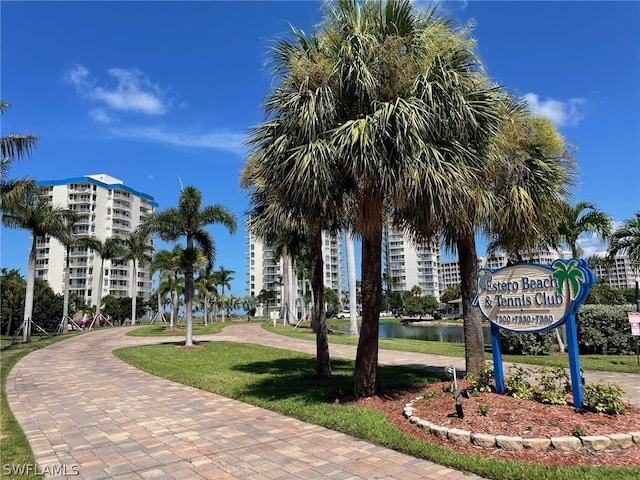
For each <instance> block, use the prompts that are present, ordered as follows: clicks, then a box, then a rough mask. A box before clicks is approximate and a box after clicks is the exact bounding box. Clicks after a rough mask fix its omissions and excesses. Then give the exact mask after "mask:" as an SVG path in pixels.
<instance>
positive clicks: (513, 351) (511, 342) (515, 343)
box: [500, 329, 556, 355]
mask: <svg viewBox="0 0 640 480" xmlns="http://www.w3.org/2000/svg"><path fill="white" fill-rule="evenodd" d="M555 338H556V337H555V333H554V332H553V331H550V332H539V333H515V332H509V331H507V330H502V329H501V330H500V343H501V345H502V353H505V354H508V355H549V354H550V353H551V347H552V345H553V342H554V340H555Z"/></svg>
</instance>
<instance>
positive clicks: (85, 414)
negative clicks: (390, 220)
mask: <svg viewBox="0 0 640 480" xmlns="http://www.w3.org/2000/svg"><path fill="white" fill-rule="evenodd" d="M127 330H128V328H109V329H106V330H101V331H95V332H89V333H86V334H83V335H80V336H77V337H74V338H70V339H68V340H66V341H64V342H60V343H56V344H54V345H51V346H49V347H47V348H44V349H41V350H37V351H35V352H32V353H31V354H29V355H27V356H26V357H24V358H23V359H21V360H20V361H19V362H18V364H17V365H16V366H15V367H14V368H13V369H12V371H11V372H10V374H9V377H8V379H7V385H6V390H7V397H8V400H9V404H10V406H11V409H12V411H13V412H14V414H15V416H16V418H17V419H18V422H19V423H20V425H21V427H22V428H23V430H24V431H25V433H26V435H27V438H28V440H29V443H30V444H31V446H32V448H33V451H34V455H35V458H36V462H37V463H38V465H39V470H40V471H43V472H44V473H47V474H48V475H47V478H74V479H91V480H97V479H174V478H175V479H180V480H185V479H215V480H222V479H251V480H261V479H287V480H288V479H320V478H329V479H361V478H362V479H407V480H409V479H443V478H446V479H450V480H463V479H464V480H475V479H479V478H481V477H478V476H475V475H469V474H465V473H463V472H460V471H457V470H453V469H450V468H447V467H443V466H440V465H437V464H434V463H432V462H429V461H425V460H419V459H416V458H414V457H411V456H408V455H403V454H401V453H398V452H395V451H393V450H389V449H386V448H383V447H379V446H376V445H373V444H370V443H367V442H364V441H361V440H357V439H355V438H352V437H350V436H348V435H344V434H341V433H337V432H334V431H331V430H327V429H325V428H322V427H318V426H316V425H312V424H308V423H305V422H301V421H299V420H296V419H293V418H289V417H285V416H282V415H279V414H276V413H273V412H270V411H268V410H264V409H262V408H258V407H254V406H251V405H247V404H245V403H241V402H238V401H235V400H230V399H228V398H225V397H221V396H219V395H215V394H211V393H207V392H204V391H202V390H198V389H195V388H192V387H187V386H184V385H180V384H177V383H174V382H171V381H169V380H164V379H161V378H158V377H155V376H153V375H150V374H148V373H145V372H142V371H140V370H137V369H136V368H133V367H131V366H129V365H127V364H125V363H123V362H121V361H120V360H118V359H117V358H116V357H114V356H113V355H112V354H111V351H112V350H113V349H114V348H119V347H123V346H131V345H143V344H151V343H161V342H166V341H169V340H171V339H170V338H166V337H164V338H143V337H126V336H125V335H124V334H125V332H126V331H127ZM223 332H224V333H223V334H219V335H215V336H207V340H230V341H245V342H253V343H260V344H263V345H269V344H272V343H269V342H273V344H278V343H280V342H281V340H284V337H281V336H279V335H274V334H267V332H265V331H263V330H262V329H261V328H260V326H259V325H240V326H231V327H227V328H226V329H225V330H224V331H223ZM198 339H202V340H204V338H203V337H198ZM288 343H291V344H295V345H296V346H298V344H300V341H291V342H288V341H285V342H284V343H281V344H280V346H282V347H283V348H289V347H288V346H287V344H288ZM301 343H302V344H303V345H302V346H303V347H304V348H305V349H306V348H307V347H308V346H311V348H312V349H315V346H314V343H313V342H304V341H303V342H301ZM304 344H306V345H304ZM274 346H278V345H274ZM337 347H339V346H334V345H331V346H330V348H331V354H332V356H334V357H339V356H342V353H341V352H342V349H339V348H337ZM296 349H297V347H296ZM339 350H340V352H339ZM305 351H306V350H305ZM381 362H382V359H381ZM14 467H20V466H14ZM22 467H23V468H27V467H29V466H22Z"/></svg>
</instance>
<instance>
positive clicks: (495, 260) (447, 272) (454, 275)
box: [439, 250, 571, 293]
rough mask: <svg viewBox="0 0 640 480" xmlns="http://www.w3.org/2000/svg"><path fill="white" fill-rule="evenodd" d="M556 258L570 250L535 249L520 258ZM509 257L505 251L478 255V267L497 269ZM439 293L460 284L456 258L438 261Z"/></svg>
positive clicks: (545, 260) (543, 261)
mask: <svg viewBox="0 0 640 480" xmlns="http://www.w3.org/2000/svg"><path fill="white" fill-rule="evenodd" d="M558 258H562V259H568V258H571V252H569V251H565V250H561V251H557V250H535V251H533V252H530V253H523V254H522V259H523V260H525V261H527V262H533V263H539V264H541V265H550V264H551V263H553V261H554V260H557V259H558ZM508 262H509V257H508V255H507V254H506V253H496V254H495V255H491V256H489V257H478V267H479V268H491V269H494V270H497V269H499V268H502V267H506V266H507V264H508ZM439 276H440V289H441V290H440V293H442V292H444V290H445V289H446V288H447V287H453V286H456V285H459V284H460V265H459V264H458V260H447V261H444V262H441V263H440V268H439Z"/></svg>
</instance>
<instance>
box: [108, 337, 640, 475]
mask: <svg viewBox="0 0 640 480" xmlns="http://www.w3.org/2000/svg"><path fill="white" fill-rule="evenodd" d="M200 345H201V346H202V347H204V348H203V349H202V350H188V351H181V350H178V349H176V348H175V346H174V345H171V344H169V345H167V344H164V345H155V346H146V347H133V348H126V349H121V350H117V351H116V352H115V354H116V355H117V356H118V357H119V358H121V359H122V360H124V361H126V362H127V363H130V364H132V365H134V366H136V367H138V368H141V369H142V370H145V371H147V372H149V373H152V374H154V375H158V376H160V377H163V378H167V379H170V380H174V381H177V382H180V383H183V384H185V385H191V386H194V387H197V388H200V389H203V390H206V391H210V392H214V393H217V394H220V395H223V396H225V397H229V398H235V399H237V400H240V401H243V402H246V403H250V404H253V405H258V406H261V407H264V408H267V409H269V410H273V411H276V412H280V413H282V414H284V415H288V416H291V417H296V418H299V419H301V420H304V421H307V422H311V423H315V424H317V425H322V426H325V427H327V428H331V429H334V430H338V431H341V432H344V433H347V434H349V435H352V436H355V437H357V438H362V439H364V440H367V441H370V442H373V443H377V444H379V445H384V446H386V447H390V448H393V449H395V450H398V451H401V452H404V453H407V454H409V455H413V456H416V457H418V458H425V459H429V460H431V461H434V462H437V463H440V464H443V465H448V466H450V467H453V468H457V469H461V470H465V471H469V472H473V473H476V474H478V475H481V476H483V477H487V478H494V479H504V480H507V479H509V480H518V479H530V480H545V479H549V480H552V479H553V480H563V479H566V480H581V479H585V480H586V479H589V480H591V479H593V480H600V479H602V478H606V479H607V480H623V479H630V478H640V467H634V468H616V467H585V466H575V467H562V468H560V467H542V466H532V465H526V464H522V463H518V462H513V461H504V460H493V459H488V458H485V457H481V456H476V455H462V454H458V453H456V452H454V451H453V450H450V449H448V448H444V447H441V446H438V445H434V444H431V443H428V442H424V441H421V440H418V439H415V438H414V437H411V436H407V435H404V434H403V433H402V432H400V431H399V430H398V429H397V428H396V427H395V426H393V425H391V424H390V423H388V422H387V421H386V420H385V419H384V416H383V415H382V414H381V413H378V412H372V411H371V410H370V409H365V408H362V407H355V406H348V407H347V406H340V405H336V404H334V400H335V399H336V398H339V397H341V396H343V395H346V394H348V393H349V392H350V391H351V374H352V371H353V367H354V364H353V362H352V361H349V360H342V359H333V360H332V361H331V366H332V370H333V377H332V378H331V379H330V380H323V381H318V380H316V379H314V378H313V374H314V372H315V358H314V357H313V356H311V355H306V354H303V353H298V352H291V351H287V350H279V349H274V348H270V347H264V346H261V345H255V344H238V343H227V342H200ZM379 375H380V385H381V388H384V389H387V388H393V387H405V386H410V385H419V384H423V383H425V382H430V381H439V380H440V379H441V377H439V376H438V375H437V374H434V373H429V372H425V371H422V370H417V369H410V368H400V367H386V366H381V367H380V368H379Z"/></svg>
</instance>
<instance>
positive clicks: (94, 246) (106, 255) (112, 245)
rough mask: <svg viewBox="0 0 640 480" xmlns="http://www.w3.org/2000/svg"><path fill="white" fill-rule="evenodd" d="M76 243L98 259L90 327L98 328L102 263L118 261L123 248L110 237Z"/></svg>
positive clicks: (117, 240)
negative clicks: (95, 297) (98, 268)
mask: <svg viewBox="0 0 640 480" xmlns="http://www.w3.org/2000/svg"><path fill="white" fill-rule="evenodd" d="M78 243H79V244H81V245H83V246H85V247H87V248H88V249H89V250H93V252H94V253H96V254H97V255H98V256H99V257H100V274H99V275H98V295H97V301H96V313H95V316H94V317H93V320H92V322H91V325H90V326H89V328H92V327H93V326H94V325H95V326H96V327H100V321H101V320H102V313H101V311H100V310H101V308H102V285H103V282H104V262H105V260H120V259H122V257H123V255H124V247H123V246H122V242H121V240H120V239H119V238H115V237H113V238H112V237H110V238H105V239H104V240H100V239H98V238H97V237H85V238H80V239H79V240H78Z"/></svg>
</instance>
